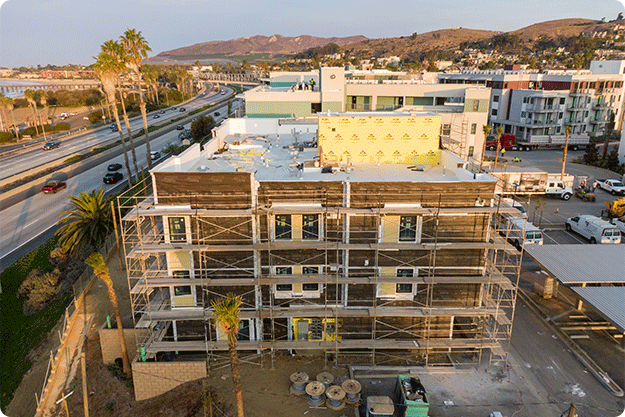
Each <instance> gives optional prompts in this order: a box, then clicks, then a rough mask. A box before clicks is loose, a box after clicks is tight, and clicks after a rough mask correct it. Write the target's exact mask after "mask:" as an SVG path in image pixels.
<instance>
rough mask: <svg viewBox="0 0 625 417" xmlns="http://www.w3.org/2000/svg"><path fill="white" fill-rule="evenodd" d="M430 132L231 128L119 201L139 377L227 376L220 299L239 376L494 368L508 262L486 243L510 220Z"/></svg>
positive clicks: (413, 121) (418, 123)
mask: <svg viewBox="0 0 625 417" xmlns="http://www.w3.org/2000/svg"><path fill="white" fill-rule="evenodd" d="M323 82H324V80H323V79H322V83H323ZM441 119H442V116H441V115H438V114H435V113H429V112H427V113H415V112H413V113H409V112H387V113H332V112H331V113H329V114H328V113H327V112H326V113H324V114H323V115H321V116H320V117H319V118H318V121H317V123H318V124H317V125H310V124H305V123H304V124H298V123H297V122H295V121H291V122H289V123H284V122H285V121H284V120H282V121H280V120H277V119H253V118H247V119H229V120H227V121H225V123H224V124H223V125H222V126H221V127H219V128H218V129H217V130H216V137H215V138H214V139H213V140H211V141H210V142H209V143H208V144H207V145H205V146H204V147H203V148H201V147H200V146H199V145H197V144H196V145H193V146H192V147H191V148H189V149H188V150H187V151H185V152H184V153H182V154H181V155H179V156H176V157H172V158H170V159H168V160H166V161H164V162H163V163H161V164H159V165H158V166H156V167H155V168H154V169H152V170H151V171H150V175H151V181H149V182H148V183H147V184H146V185H145V189H142V190H135V192H134V195H133V196H132V197H129V196H128V195H125V196H124V198H123V199H122V198H120V200H119V203H120V209H119V212H120V215H121V218H122V237H123V242H124V244H123V248H124V253H125V259H126V266H127V274H128V283H129V287H130V294H131V303H132V311H133V313H134V318H135V326H136V328H138V329H148V330H149V331H146V332H145V333H142V337H139V338H138V346H137V351H136V352H137V357H136V358H135V361H138V362H142V361H143V360H150V361H152V360H155V361H156V362H160V361H162V360H163V359H168V358H169V359H171V355H172V354H173V352H176V353H177V354H178V357H179V360H183V361H184V360H197V361H206V362H207V363H208V364H209V366H212V365H213V364H215V363H219V364H223V363H227V361H228V352H227V349H228V347H227V340H226V337H225V335H224V334H223V333H222V331H221V330H220V328H219V326H216V323H215V321H214V317H213V310H212V307H211V301H213V300H217V299H220V298H221V297H223V296H225V295H226V294H227V293H231V292H232V293H234V294H236V295H239V296H241V297H242V300H243V306H242V310H241V328H240V331H239V337H238V338H239V343H238V349H239V353H240V355H241V357H243V358H244V360H257V361H260V362H261V363H263V362H264V361H273V358H274V355H276V354H280V353H295V352H296V353H297V354H318V355H323V356H324V357H325V358H326V359H327V360H333V361H335V362H336V363H344V362H347V361H349V362H351V363H354V362H364V363H373V364H397V363H401V364H420V365H434V364H456V363H472V364H475V363H476V362H477V361H478V360H479V359H480V358H482V356H483V355H487V356H488V357H490V358H492V359H497V360H500V359H502V358H503V359H505V357H506V355H507V349H508V343H509V340H510V335H511V329H512V319H513V316H514V303H515V299H516V292H517V285H518V276H519V268H520V262H519V258H520V254H519V252H517V251H516V250H515V249H514V248H512V247H511V246H510V245H509V244H508V243H506V242H505V239H504V238H502V237H500V235H499V234H498V233H496V232H497V229H496V226H497V225H499V224H500V222H499V221H498V216H499V215H501V214H502V213H504V212H505V213H508V214H509V215H514V213H518V214H519V215H520V212H518V211H516V210H515V209H512V208H508V209H507V210H506V209H505V208H500V207H499V205H498V204H497V200H496V199H495V194H494V190H495V183H496V181H495V179H494V178H492V177H491V176H489V175H488V174H484V173H472V172H470V171H469V170H467V162H466V161H464V160H462V159H460V158H458V157H457V156H455V155H454V154H452V153H451V152H449V151H446V150H441V149H440V148H439V131H440V128H441V126H440V125H441ZM317 131H318V133H317ZM147 364H149V362H148V363H147ZM147 364H146V366H147ZM272 364H273V362H272ZM140 365H141V364H140ZM133 369H134V367H133ZM141 369H144V368H141ZM137 389H138V388H137Z"/></svg>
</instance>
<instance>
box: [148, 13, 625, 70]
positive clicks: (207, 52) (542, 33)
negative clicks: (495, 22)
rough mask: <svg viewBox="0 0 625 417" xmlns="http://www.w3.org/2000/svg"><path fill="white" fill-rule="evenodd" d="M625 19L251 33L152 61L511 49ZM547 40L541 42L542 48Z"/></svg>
mask: <svg viewBox="0 0 625 417" xmlns="http://www.w3.org/2000/svg"><path fill="white" fill-rule="evenodd" d="M624 23H625V22H624V21H623V20H621V21H614V22H607V23H602V22H597V21H594V20H589V19H560V20H550V21H546V22H540V23H536V24H533V25H530V26H527V27H524V28H521V29H518V30H514V31H511V32H507V33H504V32H495V31H489V30H476V29H466V28H454V29H441V30H435V31H432V32H426V33H414V34H412V35H410V36H402V37H398V38H381V39H367V38H366V37H364V36H350V37H344V38H337V37H332V38H320V37H315V36H307V35H303V36H298V37H286V36H282V35H273V36H271V37H269V36H260V35H257V36H251V37H244V38H238V39H232V40H229V41H212V42H204V43H198V44H195V45H191V46H186V47H182V48H178V49H174V50H171V51H164V52H161V53H160V54H158V55H156V56H155V57H153V58H150V60H154V61H158V60H173V61H182V60H196V59H209V58H231V59H238V60H241V59H248V60H251V61H254V60H257V61H258V60H261V59H262V60H267V59H270V58H275V57H280V56H285V55H294V54H297V53H300V52H303V51H306V50H307V49H311V48H319V47H323V46H325V45H327V44H329V43H335V44H337V45H338V46H340V47H341V49H342V50H345V51H349V52H351V53H356V54H360V55H363V56H377V57H382V56H399V57H400V58H413V59H414V58H416V56H417V55H418V54H423V53H427V52H428V51H438V52H435V53H436V54H439V55H440V53H441V52H443V53H444V54H448V53H449V52H446V51H453V50H456V49H460V48H462V47H466V46H467V45H471V44H473V46H475V47H478V48H485V49H487V48H489V47H492V46H493V45H494V46H495V47H498V48H499V49H502V48H505V47H506V45H508V42H509V41H513V42H514V43H515V44H514V45H510V46H511V47H519V48H526V49H527V48H529V49H532V48H535V47H536V41H537V40H539V39H542V40H548V39H552V40H553V41H557V42H555V44H556V45H557V46H560V45H561V44H562V41H563V40H566V39H567V38H574V37H577V36H579V35H581V34H583V33H593V32H601V31H605V30H608V29H614V28H615V26H616V25H619V24H620V25H623V24H624ZM544 45H545V43H544V42H543V43H539V44H538V48H541V47H543V46H544Z"/></svg>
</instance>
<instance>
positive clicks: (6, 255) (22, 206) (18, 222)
mask: <svg viewBox="0 0 625 417" xmlns="http://www.w3.org/2000/svg"><path fill="white" fill-rule="evenodd" d="M214 97H215V98H220V97H222V96H214ZM237 108H238V101H234V102H233V106H232V110H233V111H234V110H236V109H237ZM214 111H219V113H220V116H219V117H215V120H216V121H217V122H219V121H220V120H223V119H224V118H225V116H226V115H227V104H224V105H223V106H220V107H218V108H215V109H213V110H212V111H211V114H212V113H213V112H214ZM170 112H171V111H170ZM172 113H173V112H172ZM213 117H214V116H213ZM186 127H188V125H187V126H186ZM107 129H108V128H107ZM178 133H179V132H178V131H176V130H173V131H171V132H169V133H167V134H165V135H163V136H161V137H158V138H155V139H153V140H150V145H151V149H152V150H153V151H160V150H161V149H163V148H164V147H165V146H166V145H167V143H169V142H174V143H180V141H179V140H178ZM48 152H49V151H48ZM119 152H120V154H119V155H118V156H116V157H114V158H112V159H110V160H108V161H106V162H104V163H102V164H100V165H98V166H97V167H94V168H92V169H89V170H88V171H85V172H83V173H82V174H80V175H77V176H74V177H72V178H67V179H66V180H65V181H66V183H67V189H64V190H61V191H59V192H58V193H56V194H43V193H40V194H37V195H35V196H33V197H30V198H27V199H25V200H23V201H21V202H19V203H18V204H15V205H13V206H11V207H9V208H7V209H5V210H3V211H2V212H0V271H1V270H4V269H5V268H6V267H7V266H9V265H10V264H11V263H12V262H13V261H14V260H16V259H17V258H18V257H19V256H23V255H24V254H26V253H28V251H29V250H31V249H34V248H35V247H36V245H37V244H40V243H41V242H40V241H39V240H40V239H36V238H37V237H39V236H45V237H48V236H49V235H50V234H51V232H52V231H53V230H54V229H55V228H56V227H55V226H56V223H57V221H58V220H59V214H60V213H61V212H63V211H64V210H66V209H67V208H68V205H67V203H68V199H69V196H72V195H74V196H75V195H78V193H79V192H80V191H86V192H91V191H92V190H96V189H99V188H103V189H105V190H109V189H110V188H112V187H116V186H118V188H117V189H118V190H121V189H122V187H123V186H124V185H123V184H126V170H125V169H123V170H121V171H120V172H122V173H123V174H124V181H120V182H118V184H117V185H107V184H104V183H103V182H102V177H103V176H104V175H105V174H106V172H107V166H108V164H110V163H113V162H118V163H120V164H122V165H124V156H123V154H122V153H121V149H120V151H119ZM161 153H162V152H161ZM136 154H137V165H138V166H139V167H141V166H143V167H145V168H147V160H146V152H145V145H141V146H138V147H137V148H136ZM163 156H165V155H163ZM131 166H132V162H131ZM46 232H48V233H46Z"/></svg>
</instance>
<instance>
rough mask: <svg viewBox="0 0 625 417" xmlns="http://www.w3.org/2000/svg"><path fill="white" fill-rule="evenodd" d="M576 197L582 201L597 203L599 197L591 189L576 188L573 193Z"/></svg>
mask: <svg viewBox="0 0 625 417" xmlns="http://www.w3.org/2000/svg"><path fill="white" fill-rule="evenodd" d="M573 194H575V197H577V198H581V199H582V201H595V200H596V199H597V197H596V196H595V193H593V192H592V190H591V189H590V188H589V187H576V188H575V190H574V191H573Z"/></svg>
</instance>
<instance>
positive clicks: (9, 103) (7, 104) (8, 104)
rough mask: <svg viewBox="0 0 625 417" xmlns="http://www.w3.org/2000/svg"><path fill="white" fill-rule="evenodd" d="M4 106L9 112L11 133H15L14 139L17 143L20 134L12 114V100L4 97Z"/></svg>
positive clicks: (13, 106)
mask: <svg viewBox="0 0 625 417" xmlns="http://www.w3.org/2000/svg"><path fill="white" fill-rule="evenodd" d="M4 105H5V107H6V108H7V110H9V111H10V112H11V121H12V122H13V131H14V132H15V138H16V140H17V141H18V142H19V140H20V132H19V130H18V129H17V124H16V123H15V114H14V113H13V109H14V108H15V104H14V102H13V98H11V97H5V98H4Z"/></svg>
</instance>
